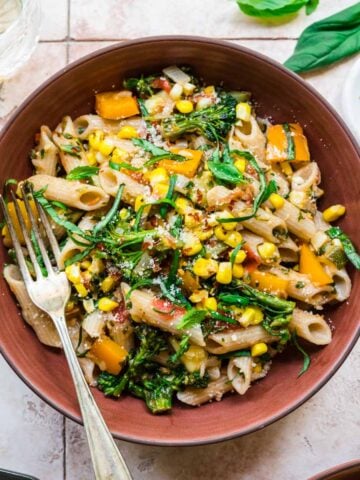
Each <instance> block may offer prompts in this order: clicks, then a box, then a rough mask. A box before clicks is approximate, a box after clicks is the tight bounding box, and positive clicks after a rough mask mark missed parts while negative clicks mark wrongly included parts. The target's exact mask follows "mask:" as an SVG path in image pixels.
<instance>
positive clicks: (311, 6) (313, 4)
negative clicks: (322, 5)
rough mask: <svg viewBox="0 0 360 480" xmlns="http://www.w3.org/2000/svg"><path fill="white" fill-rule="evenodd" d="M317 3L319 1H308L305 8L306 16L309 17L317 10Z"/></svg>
mask: <svg viewBox="0 0 360 480" xmlns="http://www.w3.org/2000/svg"><path fill="white" fill-rule="evenodd" d="M319 1H320V0H310V1H309V2H308V3H307V4H306V7H305V10H306V15H311V14H312V13H313V12H315V10H316V9H317V7H318V6H319Z"/></svg>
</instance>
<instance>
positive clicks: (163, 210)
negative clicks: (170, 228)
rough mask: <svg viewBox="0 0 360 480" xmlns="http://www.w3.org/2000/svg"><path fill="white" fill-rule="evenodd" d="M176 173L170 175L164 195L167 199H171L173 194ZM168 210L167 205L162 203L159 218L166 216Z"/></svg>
mask: <svg viewBox="0 0 360 480" xmlns="http://www.w3.org/2000/svg"><path fill="white" fill-rule="evenodd" d="M176 179H177V177H176V175H170V181H169V189H168V191H167V193H166V196H165V198H166V199H167V200H172V198H173V195H174V191H175V185H176ZM167 210H168V205H162V206H161V207H160V217H161V218H165V217H166V212H167Z"/></svg>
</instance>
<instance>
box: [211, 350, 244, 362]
mask: <svg viewBox="0 0 360 480" xmlns="http://www.w3.org/2000/svg"><path fill="white" fill-rule="evenodd" d="M217 357H218V358H220V359H222V360H227V359H228V358H233V357H251V352H250V350H235V352H228V353H222V354H220V355H217Z"/></svg>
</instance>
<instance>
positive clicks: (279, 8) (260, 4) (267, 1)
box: [236, 0, 318, 18]
mask: <svg viewBox="0 0 360 480" xmlns="http://www.w3.org/2000/svg"><path fill="white" fill-rule="evenodd" d="M236 1H237V4H238V5H239V8H240V10H241V11H242V12H244V13H245V14H246V15H250V16H252V17H261V18H268V17H280V16H283V15H289V14H291V13H296V12H297V11H299V10H300V9H301V8H302V7H304V6H305V5H306V6H307V5H308V4H309V3H311V4H312V11H314V10H315V8H316V6H314V5H313V4H314V0H255V1H254V0H236ZM317 2H318V0H317ZM310 13H311V12H310Z"/></svg>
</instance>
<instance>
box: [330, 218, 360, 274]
mask: <svg viewBox="0 0 360 480" xmlns="http://www.w3.org/2000/svg"><path fill="white" fill-rule="evenodd" d="M325 233H326V234H327V235H328V236H329V237H330V238H332V239H334V238H338V239H339V240H340V242H341V243H342V246H343V249H344V252H345V255H346V256H347V258H348V259H349V260H350V262H351V263H352V264H353V265H354V267H355V268H356V269H357V270H360V255H359V254H358V253H357V251H356V249H355V247H354V245H353V243H352V241H351V240H350V238H349V237H348V236H347V235H346V233H344V232H343V231H342V230H341V228H340V227H331V228H329V230H326V232H325Z"/></svg>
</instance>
